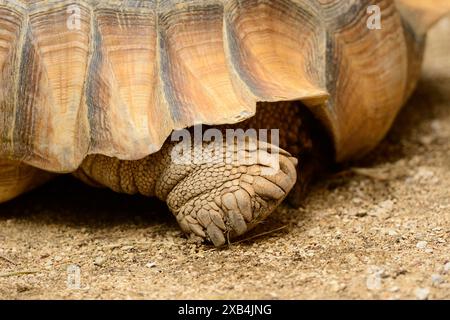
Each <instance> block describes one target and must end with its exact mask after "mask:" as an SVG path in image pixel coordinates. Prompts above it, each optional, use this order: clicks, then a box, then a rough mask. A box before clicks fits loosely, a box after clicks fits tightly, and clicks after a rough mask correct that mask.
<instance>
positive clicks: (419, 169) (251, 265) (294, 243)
mask: <svg viewBox="0 0 450 320" xmlns="http://www.w3.org/2000/svg"><path fill="white" fill-rule="evenodd" d="M449 21H450V19H449V20H447V25H445V22H444V23H442V24H441V25H440V26H441V28H444V29H445V28H448V29H447V30H449V27H450V24H449ZM444 29H443V30H444ZM449 34H450V33H449V32H448V31H447V38H446V41H443V40H442V39H441V40H440V41H435V40H433V39H431V40H432V41H431V43H430V45H431V49H430V50H431V51H429V52H432V54H430V53H428V54H427V61H426V64H425V68H424V76H423V78H422V80H421V82H420V84H419V87H418V89H417V91H416V93H415V94H414V96H413V97H412V98H411V100H410V102H409V103H408V105H407V106H406V107H405V109H404V110H403V112H402V113H401V114H400V115H399V117H398V119H397V121H396V123H395V125H394V127H393V129H392V130H391V132H390V134H389V135H388V137H387V138H386V139H385V140H384V141H383V143H382V144H381V145H380V146H379V147H378V148H377V149H376V150H374V152H372V153H371V154H370V155H369V156H368V157H366V158H365V159H363V160H361V161H358V162H355V163H352V164H348V165H347V166H345V167H343V169H342V171H341V172H340V173H337V174H336V175H333V176H330V177H328V178H325V179H323V180H321V181H320V182H318V183H317V184H316V185H315V186H313V188H312V191H311V194H310V195H309V197H308V198H307V199H306V201H305V203H304V205H303V207H302V208H300V209H299V210H295V209H292V208H290V207H289V206H288V205H283V206H282V207H281V208H280V209H279V210H277V212H275V213H274V214H273V215H272V216H271V217H270V218H269V220H268V221H267V222H266V223H264V224H263V225H261V227H259V228H257V229H256V230H254V231H253V232H252V234H251V235H253V236H255V235H259V237H257V238H253V239H248V240H246V241H243V242H240V243H236V244H233V245H231V246H230V247H228V248H225V249H220V250H217V249H215V248H213V247H211V246H208V245H195V244H191V243H188V242H187V240H186V239H185V238H184V237H183V236H182V234H181V232H180V231H179V229H178V227H177V225H176V223H175V221H174V219H173V218H172V217H171V216H170V214H169V213H168V211H167V208H166V207H165V205H164V204H161V203H160V202H158V201H153V200H148V199H145V198H141V197H129V196H124V195H117V194H114V193H112V192H109V191H107V190H97V189H91V188H87V187H86V186H84V185H82V184H81V183H78V182H76V181H74V180H72V179H70V178H68V177H63V178H61V179H57V180H55V181H54V182H52V183H50V184H48V185H47V186H45V187H43V188H41V189H39V190H36V191H34V192H32V193H30V194H27V195H25V196H22V197H20V198H18V199H16V200H14V201H12V202H9V203H6V204H3V205H1V206H0V298H4V299H29V298H39V299H49V298H63V299H74V298H94V299H104V298H113V299H116V298H126V299H127V298H137V299H143V298H145V299H149V298H159V299H174V298H202V299H203V298H234V299H241V298H245V299H253V298H256V299H259V298H264V299H277V298H278V299H291V298H294V299H304V298H306V299H316V298H338V299H342V298H362V299H380V298H381V299H450V58H449V57H450V45H449V44H450V36H449ZM441 37H442V35H441ZM351 168H360V169H356V170H352V169H351ZM361 168H363V169H361ZM265 232H271V233H268V234H264V233H265ZM251 235H250V236H251ZM247 237H249V236H247ZM70 265H76V266H78V267H79V270H80V288H79V289H76V288H69V287H68V285H67V280H68V275H69V276H72V275H73V274H74V273H73V272H72V271H70V272H68V267H69V266H70ZM70 279H74V278H70ZM70 281H73V280H70ZM70 283H71V284H74V283H75V282H70Z"/></svg>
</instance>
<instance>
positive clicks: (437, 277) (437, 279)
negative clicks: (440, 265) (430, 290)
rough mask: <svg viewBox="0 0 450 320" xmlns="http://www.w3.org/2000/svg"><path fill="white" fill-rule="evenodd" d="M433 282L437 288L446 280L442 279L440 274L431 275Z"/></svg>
mask: <svg viewBox="0 0 450 320" xmlns="http://www.w3.org/2000/svg"><path fill="white" fill-rule="evenodd" d="M431 282H432V283H433V285H435V286H437V285H440V284H441V283H443V282H444V278H442V277H441V276H440V275H438V274H433V275H431Z"/></svg>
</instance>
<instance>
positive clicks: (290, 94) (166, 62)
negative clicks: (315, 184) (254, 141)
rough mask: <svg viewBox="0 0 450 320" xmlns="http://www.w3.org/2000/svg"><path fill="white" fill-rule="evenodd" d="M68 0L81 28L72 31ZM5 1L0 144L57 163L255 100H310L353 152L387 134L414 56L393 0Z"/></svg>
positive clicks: (227, 119) (236, 114) (12, 155)
mask: <svg viewBox="0 0 450 320" xmlns="http://www.w3.org/2000/svg"><path fill="white" fill-rule="evenodd" d="M74 3H75V4H76V5H77V6H78V7H79V12H78V14H79V18H80V26H79V27H80V28H79V29H75V30H72V29H70V30H69V29H68V28H67V24H66V22H67V17H68V14H71V13H70V12H69V11H70V10H69V11H68V7H69V6H70V5H73V4H74ZM369 4H376V5H378V6H379V7H380V8H381V10H382V13H383V17H384V18H383V28H382V29H381V30H368V29H367V26H366V20H367V14H366V9H367V5H369ZM1 10H3V11H4V10H6V11H8V12H15V14H11V15H6V14H5V15H0V28H2V30H5V32H4V33H2V34H0V70H1V75H0V76H1V78H0V79H1V82H2V83H1V88H2V89H1V90H0V107H1V112H0V121H1V124H2V126H1V128H0V146H1V152H2V155H3V156H4V157H5V158H8V159H12V160H21V161H24V162H26V163H28V164H30V165H33V166H36V167H39V168H42V169H45V170H49V171H58V172H68V171H72V170H75V169H76V168H77V167H78V166H79V164H80V162H81V161H82V160H83V158H84V157H85V156H86V155H87V154H93V153H101V154H105V155H108V156H114V157H118V158H120V159H126V160H135V159H139V158H142V157H144V156H146V155H148V154H150V153H153V152H156V151H157V150H159V148H160V147H161V146H162V144H163V143H164V141H165V140H166V139H167V137H168V136H169V135H170V133H171V132H172V131H173V130H177V129H181V128H185V127H190V126H192V125H195V124H200V123H202V124H216V125H218V124H224V123H234V122H238V121H241V120H244V119H246V118H248V117H251V116H252V115H253V114H254V113H255V110H256V104H257V102H259V101H269V102H275V101H291V100H302V101H303V102H304V103H305V104H306V105H307V106H309V107H310V108H311V110H312V111H313V112H314V113H315V114H316V115H317V116H318V117H319V118H320V119H321V120H322V121H323V122H324V123H325V124H326V126H327V127H328V129H329V131H330V132H331V135H332V136H333V138H334V142H335V146H336V158H337V160H339V161H340V160H345V159H348V158H350V157H354V156H355V155H358V154H362V153H364V152H366V151H368V150H370V149H371V148H372V147H373V146H374V145H375V144H376V143H378V142H379V141H380V140H381V139H382V137H383V136H384V134H385V133H386V132H387V130H388V128H389V126H390V124H391V123H392V121H393V119H394V118H395V115H396V114H397V112H398V110H399V109H400V107H401V105H402V104H403V102H404V100H405V96H407V95H408V94H407V93H408V92H410V91H411V90H412V89H411V88H412V87H413V84H412V83H409V82H408V80H407V75H408V74H413V73H414V70H415V69H416V68H417V65H418V64H419V62H417V61H416V60H414V57H413V56H411V57H408V52H409V51H410V50H409V48H410V47H411V45H414V42H415V40H414V38H411V39H409V38H408V36H407V33H406V32H404V27H403V25H402V19H401V17H400V14H399V13H398V11H397V10H396V5H395V3H394V1H391V0H377V1H370V3H369V1H367V0H365V1H357V0H350V1H346V2H342V1H338V0H308V1H300V0H279V1H269V0H247V1H238V0H226V1H225V0H224V1H219V0H205V1H192V0H191V1H181V0H164V1H133V0H129V1H116V0H109V1H94V0H93V1H76V2H73V1H56V0H52V1H43V0H30V1H26V2H12V1H6V2H5V1H1V2H0V11H1ZM6 11H5V12H6ZM269 17H270V19H269ZM8 19H9V20H8ZM26 19H29V23H27V24H24V21H26ZM25 29H26V30H25ZM20 35H29V36H28V37H27V38H26V39H24V40H20ZM27 46H28V47H27ZM21 47H23V48H24V49H26V50H22V49H21ZM27 50H28V51H27ZM419 51H421V48H420V47H418V48H417V52H419ZM20 59H22V61H21V62H19V60H20ZM19 65H21V66H22V69H19V68H18V66H19ZM19 71H20V75H18V74H17V73H19ZM414 74H415V73H414ZM9 79H13V80H14V81H16V82H15V85H17V88H18V89H20V91H14V88H13V85H12V84H9V83H8V80H9ZM19 92H20V93H19ZM329 96H330V99H328V98H329ZM14 108H16V109H17V110H14ZM369 119H370V121H369Z"/></svg>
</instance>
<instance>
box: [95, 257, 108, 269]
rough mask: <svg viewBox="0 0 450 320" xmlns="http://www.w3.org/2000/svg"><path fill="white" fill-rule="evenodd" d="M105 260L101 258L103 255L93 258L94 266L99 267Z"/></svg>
mask: <svg viewBox="0 0 450 320" xmlns="http://www.w3.org/2000/svg"><path fill="white" fill-rule="evenodd" d="M105 261H106V259H105V258H103V257H97V258H95V260H94V264H95V265H96V266H99V267H101V266H103V265H104V264H105Z"/></svg>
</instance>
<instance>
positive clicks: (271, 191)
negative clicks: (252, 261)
mask: <svg viewBox="0 0 450 320" xmlns="http://www.w3.org/2000/svg"><path fill="white" fill-rule="evenodd" d="M175 145H176V144H175V143H171V142H170V143H166V144H165V145H164V146H163V148H162V149H161V150H160V151H159V152H158V153H156V154H153V155H150V156H148V157H146V158H144V159H142V160H136V161H123V160H118V159H115V158H109V157H106V156H102V155H92V156H89V157H87V158H86V160H85V161H84V162H83V164H82V165H81V167H80V169H79V171H78V172H77V173H76V176H78V177H79V178H81V179H83V180H85V181H86V180H88V181H87V182H89V183H91V184H92V183H94V184H95V183H97V184H101V185H104V186H107V187H109V188H111V189H113V190H115V191H117V192H125V193H130V194H133V193H141V194H143V195H147V196H157V197H158V198H160V199H161V200H164V201H166V202H167V204H168V206H169V208H170V210H171V211H172V213H173V214H174V215H175V217H176V219H177V221H178V223H179V225H180V227H181V228H182V230H183V231H184V232H185V233H187V234H189V235H191V236H193V237H200V238H202V239H206V240H209V241H211V242H213V244H214V245H215V246H221V245H223V244H225V242H226V240H227V238H233V237H236V236H240V235H242V234H244V233H245V232H247V231H248V230H250V229H251V228H253V227H254V226H255V225H256V224H257V223H258V222H260V221H261V220H263V219H264V218H266V217H267V216H268V215H269V214H270V213H271V212H272V211H273V210H274V209H275V208H276V207H277V206H278V205H279V204H280V202H281V201H282V200H283V199H284V198H285V197H286V195H287V194H288V193H289V191H290V190H291V189H292V187H293V186H294V184H295V181H296V169H295V165H296V162H297V160H296V159H295V158H293V157H291V156H290V154H288V153H287V152H285V151H283V150H280V149H278V148H276V147H274V146H272V145H268V144H265V143H262V144H261V145H262V146H259V147H256V148H253V149H252V148H248V145H245V144H241V143H237V142H236V143H235V145H234V146H233V148H234V150H235V151H236V152H235V153H231V154H230V152H229V150H230V149H229V148H230V145H227V143H226V142H225V141H223V142H222V143H220V142H217V143H216V142H212V143H210V144H208V147H209V148H212V149H213V150H215V152H214V153H213V154H212V156H211V157H210V158H208V161H200V160H199V159H198V158H196V157H199V156H200V155H199V154H198V153H196V152H194V148H195V146H194V145H193V146H192V148H191V151H193V152H192V158H191V160H193V161H188V163H184V162H183V163H179V161H175V160H174V158H173V156H174V154H175V153H174V147H175ZM252 145H253V146H257V144H252ZM275 151H276V152H279V153H278V157H277V158H273V155H274V154H275ZM237 152H241V153H239V155H240V157H242V156H243V159H247V160H248V159H252V160H250V161H244V163H243V162H242V161H239V159H242V158H239V159H238V160H237V161H236V159H234V160H232V159H230V156H231V157H233V154H234V155H236V154H237ZM255 154H257V155H258V156H257V157H255ZM271 157H272V158H271ZM226 159H228V160H226ZM268 159H277V160H278V163H277V164H276V165H275V166H274V168H275V169H274V170H270V169H269V168H268ZM278 164H279V165H278Z"/></svg>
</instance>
